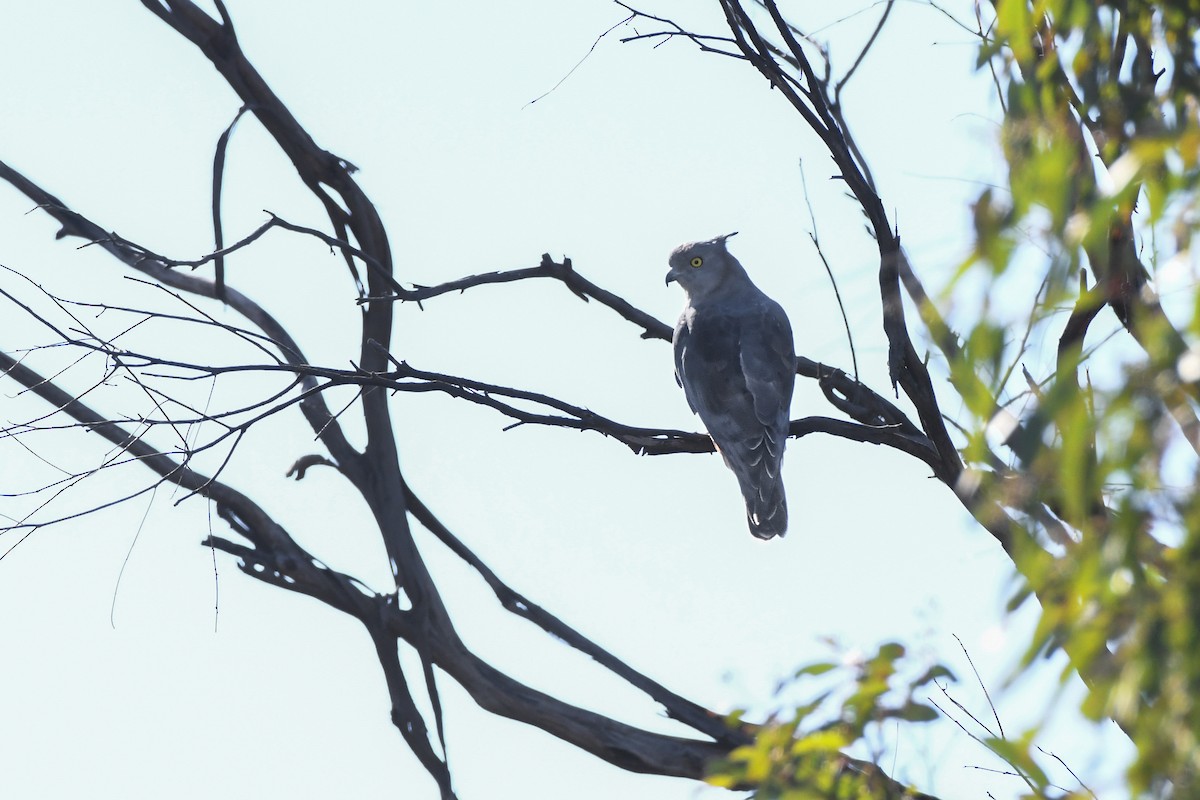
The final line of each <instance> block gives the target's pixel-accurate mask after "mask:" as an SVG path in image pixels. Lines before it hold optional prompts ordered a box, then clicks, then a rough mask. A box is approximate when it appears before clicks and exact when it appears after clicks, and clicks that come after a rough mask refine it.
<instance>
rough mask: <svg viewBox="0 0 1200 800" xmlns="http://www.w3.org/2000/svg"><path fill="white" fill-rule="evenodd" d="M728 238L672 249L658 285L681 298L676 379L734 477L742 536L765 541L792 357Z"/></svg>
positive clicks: (768, 303)
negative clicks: (742, 507) (745, 532)
mask: <svg viewBox="0 0 1200 800" xmlns="http://www.w3.org/2000/svg"><path fill="white" fill-rule="evenodd" d="M734 233H736V231H735V232H734ZM733 235H734V234H733V233H730V234H726V235H725V236H718V237H717V238H716V239H711V240H709V241H706V242H692V243H691V244H685V245H681V246H680V247H678V248H676V249H675V251H674V252H673V253H671V258H670V265H671V271H670V272H668V273H667V283H668V284H669V283H671V282H672V281H675V282H677V283H678V284H679V285H680V287H682V288H683V291H684V294H685V295H686V299H687V305H685V306H684V309H683V315H682V316H681V317H680V318H679V323H678V324H677V325H676V326H675V335H674V337H673V338H672V342H673V344H674V347H675V379H676V381H678V383H679V385H680V386H682V387H683V392H684V394H685V395H686V396H687V401H688V405H690V406H691V407H692V411H693V412H695V413H696V414H699V415H700V421H701V422H703V423H704V427H706V428H707V429H708V435H709V436H710V437H712V440H713V444H714V445H716V448H717V451H718V452H719V453H720V454H721V456H722V457H723V458H724V459H725V465H726V466H728V467H729V469H731V470H733V474H734V475H736V476H737V480H738V485H739V486H740V487H741V490H742V497H744V498H745V500H746V521H747V523H748V524H749V526H750V532H751V533H752V534H754V535H755V536H757V537H758V538H760V539H770V538H771V537H773V536H782V535H783V534H784V533H785V532H786V531H787V500H786V498H785V497H784V491H783V479H782V476H781V475H780V467H781V466H782V465H783V448H784V444H785V442H786V440H787V432H788V422H789V415H788V412H789V408H790V406H791V402H792V388H793V386H794V385H795V376H796V354H795V348H794V345H793V344H792V326H791V324H790V323H789V322H788V318H787V315H786V314H785V313H784V312H783V309H782V308H781V307H780V305H779V304H778V303H776V302H775V301H774V300H772V299H771V298H769V297H767V296H766V295H765V294H763V293H762V291H761V290H760V289H759V288H758V287H757V286H755V285H754V283H753V282H751V280H750V276H749V275H747V274H746V270H745V269H744V268H743V267H742V265H741V264H740V263H738V260H737V259H736V258H734V257H733V256H732V255H731V254H730V252H729V250H728V248H727V247H726V240H727V239H728V238H729V237H730V236H733Z"/></svg>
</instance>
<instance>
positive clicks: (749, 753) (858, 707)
mask: <svg viewBox="0 0 1200 800" xmlns="http://www.w3.org/2000/svg"><path fill="white" fill-rule="evenodd" d="M909 661H910V659H909V658H908V656H907V652H906V650H905V648H904V646H903V645H902V644H900V643H898V642H887V643H885V644H882V645H880V647H879V648H878V649H877V650H876V652H875V653H873V654H871V655H870V656H864V657H851V656H850V655H849V654H847V655H846V656H845V657H844V658H843V660H842V663H836V662H833V661H822V662H817V663H813V664H808V665H806V666H803V667H801V668H799V669H797V670H796V671H795V673H793V677H792V680H791V681H790V682H789V683H788V684H786V685H785V686H784V687H783V688H785V689H788V690H791V689H793V688H797V687H799V686H804V685H807V684H808V683H810V682H813V681H817V682H819V683H820V684H821V685H822V686H824V687H825V688H824V689H822V690H818V691H817V692H816V693H815V696H814V697H812V699H810V700H809V701H807V702H804V703H801V704H800V705H799V706H797V707H796V708H794V709H793V710H792V711H791V712H790V713H789V714H788V715H786V716H782V717H780V718H776V719H774V720H772V721H771V722H769V723H767V724H766V725H763V726H762V727H761V728H760V729H759V731H758V734H757V736H756V737H755V741H754V744H752V745H748V746H746V747H741V748H738V749H737V750H735V751H734V752H733V753H731V754H730V757H729V758H728V759H727V760H726V761H725V762H723V763H721V764H719V765H717V766H716V767H715V768H714V769H713V771H712V772H711V773H710V775H709V777H708V778H707V780H708V782H709V783H711V784H713V785H715V786H725V787H731V788H732V787H737V788H739V789H754V790H756V792H757V794H758V795H759V796H761V797H771V798H785V797H786V798H794V800H809V799H810V798H811V799H813V800H815V799H816V798H820V799H821V800H828V799H829V798H863V800H866V799H867V798H874V797H879V796H882V795H881V792H882V791H883V790H884V788H885V787H886V789H887V791H890V792H891V795H889V796H898V795H897V787H896V785H895V784H894V782H892V781H891V780H890V779H889V778H888V777H887V776H886V775H885V774H884V773H883V771H882V770H881V769H879V767H877V766H875V765H874V764H870V763H869V762H858V761H854V760H853V759H850V758H849V757H847V756H846V755H845V754H844V753H843V751H844V750H846V749H847V748H849V747H851V746H852V745H854V744H855V743H858V742H863V741H864V740H866V739H867V738H869V736H870V735H871V734H872V733H873V732H874V731H875V730H876V729H877V728H878V726H879V725H880V724H881V723H883V722H885V721H887V720H900V721H903V722H908V723H921V722H931V721H933V720H935V719H937V718H938V712H937V711H936V710H935V709H934V708H932V707H931V706H929V705H926V704H925V703H924V702H922V701H921V699H920V698H919V697H918V695H919V694H920V693H921V690H922V689H923V688H924V687H926V686H927V685H928V684H930V683H931V682H933V681H936V680H953V677H954V676H953V674H952V673H951V672H950V670H949V669H947V668H946V667H944V666H942V665H940V664H935V665H933V666H929V667H927V668H926V669H924V670H923V671H921V672H917V673H916V674H915V677H911V678H910V677H907V676H909V675H912V674H913V669H912V666H911V665H910V664H909ZM835 679H836V680H835Z"/></svg>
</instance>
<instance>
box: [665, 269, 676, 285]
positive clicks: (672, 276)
mask: <svg viewBox="0 0 1200 800" xmlns="http://www.w3.org/2000/svg"><path fill="white" fill-rule="evenodd" d="M673 280H675V270H671V271H670V272H668V273H667V282H666V285H667V286H670V285H671V281H673Z"/></svg>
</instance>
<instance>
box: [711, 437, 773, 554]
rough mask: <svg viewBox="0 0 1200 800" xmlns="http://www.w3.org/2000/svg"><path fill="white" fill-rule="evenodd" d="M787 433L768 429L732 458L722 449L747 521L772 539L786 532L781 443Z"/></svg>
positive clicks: (758, 533) (753, 529) (752, 529)
mask: <svg viewBox="0 0 1200 800" xmlns="http://www.w3.org/2000/svg"><path fill="white" fill-rule="evenodd" d="M786 437H787V432H786V430H784V431H772V430H771V429H769V428H768V429H767V430H765V431H763V432H762V433H761V434H759V436H758V438H757V440H756V441H753V442H751V443H747V444H748V446H747V447H746V448H745V449H742V450H740V451H739V452H738V453H737V455H740V456H741V458H740V459H735V458H731V457H730V456H731V453H728V452H725V451H722V452H721V455H722V456H723V457H724V458H725V463H726V464H727V465H728V466H729V468H730V469H731V470H733V474H734V475H736V476H737V480H738V486H739V487H740V488H741V490H742V497H743V498H744V499H745V501H746V524H747V525H749V526H750V533H752V534H754V535H755V536H757V537H758V538H759V539H771V538H773V537H775V536H783V535H784V534H785V533H787V523H788V513H787V497H785V496H784V491H783V475H782V474H781V469H782V467H783V445H784V442H786V440H787V439H786Z"/></svg>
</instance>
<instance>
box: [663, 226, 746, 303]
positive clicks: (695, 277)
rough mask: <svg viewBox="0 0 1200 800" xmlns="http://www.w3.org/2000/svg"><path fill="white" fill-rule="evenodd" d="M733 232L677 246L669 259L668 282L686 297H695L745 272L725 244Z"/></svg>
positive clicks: (701, 295) (712, 290)
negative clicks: (681, 290) (680, 289)
mask: <svg viewBox="0 0 1200 800" xmlns="http://www.w3.org/2000/svg"><path fill="white" fill-rule="evenodd" d="M736 233H737V231H734V232H733V233H727V234H725V235H724V236H718V237H717V238H715V239H709V240H707V241H704V242H690V243H688V244H683V245H680V246H679V247H676V248H675V250H674V251H673V252H672V253H671V258H670V259H669V261H668V263H669V264H670V265H671V269H670V271H669V272H668V273H667V283H668V284H669V283H671V281H675V282H677V283H678V284H679V285H680V286H681V287H682V288H683V291H684V292H686V293H687V296H688V297H690V298H692V299H696V298H700V297H704V296H705V295H708V294H711V293H712V292H714V291H716V289H717V287H719V286H720V285H721V284H722V283H724V281H725V279H726V278H728V277H730V276H731V275H734V274H739V273H740V274H745V271H744V270H743V269H742V265H741V264H739V263H738V260H737V259H736V258H734V257H733V256H732V255H731V254H730V252H729V249H728V248H727V247H726V246H725V240H727V239H728V238H729V237H730V236H733V235H735V234H736Z"/></svg>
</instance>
